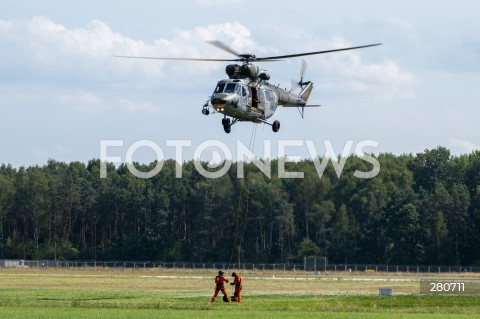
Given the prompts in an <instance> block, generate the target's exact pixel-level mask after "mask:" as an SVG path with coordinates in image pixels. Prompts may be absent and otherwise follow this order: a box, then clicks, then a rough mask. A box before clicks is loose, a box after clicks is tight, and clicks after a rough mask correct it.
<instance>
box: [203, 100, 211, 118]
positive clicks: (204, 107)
mask: <svg viewBox="0 0 480 319" xmlns="http://www.w3.org/2000/svg"><path fill="white" fill-rule="evenodd" d="M202 114H203V115H208V114H210V110H209V109H208V101H207V103H205V104H203V107H202Z"/></svg>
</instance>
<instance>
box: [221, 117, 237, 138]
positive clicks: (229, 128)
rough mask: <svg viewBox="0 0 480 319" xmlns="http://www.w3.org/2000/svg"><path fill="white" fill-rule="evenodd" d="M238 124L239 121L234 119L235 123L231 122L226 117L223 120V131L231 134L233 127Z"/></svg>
mask: <svg viewBox="0 0 480 319" xmlns="http://www.w3.org/2000/svg"><path fill="white" fill-rule="evenodd" d="M237 122H238V120H237V119H233V121H231V120H230V119H229V118H227V117H226V116H225V117H224V118H223V119H222V125H223V130H224V131H225V133H227V134H228V133H230V132H231V131H232V125H233V124H235V123H237Z"/></svg>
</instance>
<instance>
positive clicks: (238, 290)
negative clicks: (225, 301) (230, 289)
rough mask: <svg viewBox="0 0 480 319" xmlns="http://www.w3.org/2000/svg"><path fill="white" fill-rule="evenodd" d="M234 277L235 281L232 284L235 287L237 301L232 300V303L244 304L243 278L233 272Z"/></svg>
mask: <svg viewBox="0 0 480 319" xmlns="http://www.w3.org/2000/svg"><path fill="white" fill-rule="evenodd" d="M232 277H233V278H235V279H234V281H233V282H232V283H231V284H230V285H232V286H235V293H234V294H233V295H234V296H235V299H234V298H232V301H237V302H242V297H241V295H240V294H241V293H242V277H240V276H239V275H237V273H236V272H232Z"/></svg>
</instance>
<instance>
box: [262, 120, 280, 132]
mask: <svg viewBox="0 0 480 319" xmlns="http://www.w3.org/2000/svg"><path fill="white" fill-rule="evenodd" d="M260 122H262V123H263V124H267V125H270V126H271V127H272V131H274V132H275V133H277V132H278V131H279V130H280V121H278V120H275V121H273V123H268V122H267V121H264V120H260Z"/></svg>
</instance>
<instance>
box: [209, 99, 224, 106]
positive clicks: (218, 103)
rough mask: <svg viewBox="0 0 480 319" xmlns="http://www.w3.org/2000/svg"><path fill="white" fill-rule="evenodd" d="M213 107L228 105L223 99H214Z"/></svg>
mask: <svg viewBox="0 0 480 319" xmlns="http://www.w3.org/2000/svg"><path fill="white" fill-rule="evenodd" d="M211 102H212V105H213V106H215V105H222V106H223V105H225V103H227V100H224V99H221V98H218V97H214V98H212V101H211Z"/></svg>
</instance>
